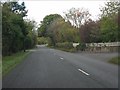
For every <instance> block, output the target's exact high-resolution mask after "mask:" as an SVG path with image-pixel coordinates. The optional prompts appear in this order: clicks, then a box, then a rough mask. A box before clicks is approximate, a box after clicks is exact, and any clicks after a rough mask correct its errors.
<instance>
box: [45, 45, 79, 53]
mask: <svg viewBox="0 0 120 90" xmlns="http://www.w3.org/2000/svg"><path fill="white" fill-rule="evenodd" d="M47 47H49V48H54V49H58V50H62V51H66V52H71V53H74V52H77V50H76V48H71V49H67V48H58V47H54V46H47Z"/></svg>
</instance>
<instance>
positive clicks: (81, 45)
mask: <svg viewBox="0 0 120 90" xmlns="http://www.w3.org/2000/svg"><path fill="white" fill-rule="evenodd" d="M85 48H86V44H85V43H80V44H79V45H77V46H76V49H77V50H81V51H85Z"/></svg>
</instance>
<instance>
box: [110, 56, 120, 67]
mask: <svg viewBox="0 0 120 90" xmlns="http://www.w3.org/2000/svg"><path fill="white" fill-rule="evenodd" d="M109 63H113V64H117V65H120V56H117V57H114V58H112V59H110V60H109Z"/></svg>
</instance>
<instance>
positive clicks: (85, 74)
mask: <svg viewBox="0 0 120 90" xmlns="http://www.w3.org/2000/svg"><path fill="white" fill-rule="evenodd" d="M78 70H79V71H80V72H82V73H84V74H85V75H87V76H88V75H90V74H89V73H87V72H85V71H83V70H82V69H78Z"/></svg>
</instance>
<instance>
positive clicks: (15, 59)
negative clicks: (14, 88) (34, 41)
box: [2, 52, 30, 76]
mask: <svg viewBox="0 0 120 90" xmlns="http://www.w3.org/2000/svg"><path fill="white" fill-rule="evenodd" d="M29 53H30V52H19V53H16V54H13V55H11V56H5V57H3V58H2V75H3V76H5V75H6V74H7V73H9V72H10V71H11V70H12V69H13V68H14V67H15V66H16V65H17V64H19V63H20V62H21V61H22V60H24V58H25V57H26V56H27V55H28V54H29Z"/></svg>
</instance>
